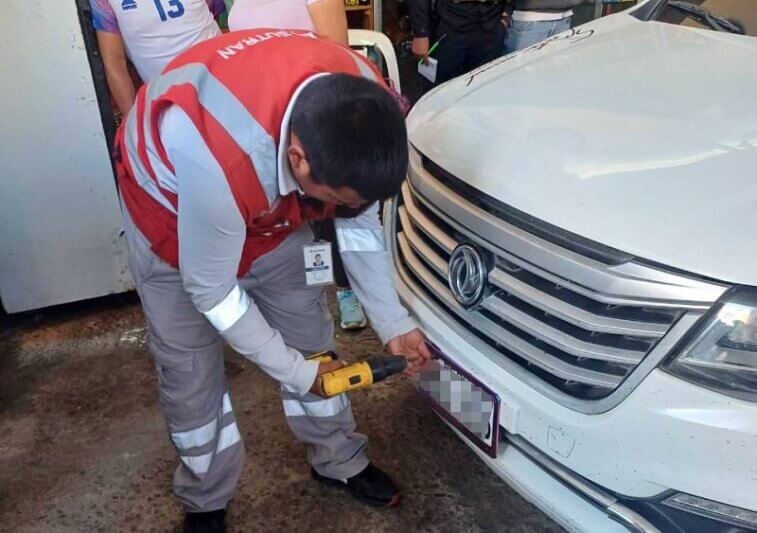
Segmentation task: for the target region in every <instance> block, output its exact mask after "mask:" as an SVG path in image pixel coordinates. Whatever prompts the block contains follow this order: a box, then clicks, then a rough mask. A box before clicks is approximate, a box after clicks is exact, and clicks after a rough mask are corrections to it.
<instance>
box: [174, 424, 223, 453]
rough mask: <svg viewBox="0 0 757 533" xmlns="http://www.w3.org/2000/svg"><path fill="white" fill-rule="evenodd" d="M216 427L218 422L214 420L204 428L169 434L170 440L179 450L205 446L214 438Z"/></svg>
mask: <svg viewBox="0 0 757 533" xmlns="http://www.w3.org/2000/svg"><path fill="white" fill-rule="evenodd" d="M217 427H218V420H216V419H215V418H214V419H213V420H211V421H210V422H208V423H207V424H205V425H204V426H200V427H198V428H195V429H190V430H189V431H180V432H178V433H171V440H172V441H173V442H174V444H175V445H176V447H177V448H179V449H180V450H188V449H189V448H196V447H198V446H205V445H206V444H208V443H209V442H211V441H212V440H213V439H214V438H215V436H216V428H217Z"/></svg>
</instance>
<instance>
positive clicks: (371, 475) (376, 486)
mask: <svg viewBox="0 0 757 533" xmlns="http://www.w3.org/2000/svg"><path fill="white" fill-rule="evenodd" d="M310 472H311V474H312V475H313V478H314V479H315V480H317V481H320V482H321V483H323V484H325V485H329V486H332V487H340V488H343V489H346V490H347V491H349V492H350V494H352V495H353V496H354V497H355V498H357V499H358V500H360V501H361V502H363V503H367V504H368V505H370V506H372V507H394V506H395V505H399V503H400V500H401V499H402V493H401V492H400V489H399V488H397V485H395V484H394V481H392V479H391V478H390V477H389V476H387V475H386V474H385V473H383V472H382V471H381V470H379V469H378V468H376V467H375V466H373V465H372V464H369V465H368V466H366V467H365V469H364V470H363V471H362V472H360V473H359V474H356V475H354V476H352V477H351V478H348V479H347V480H346V481H342V480H340V479H332V478H329V477H325V476H322V475H320V474H319V473H318V472H316V471H315V469H312V468H311V469H310Z"/></svg>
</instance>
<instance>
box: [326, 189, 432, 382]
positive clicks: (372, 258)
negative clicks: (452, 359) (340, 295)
mask: <svg viewBox="0 0 757 533" xmlns="http://www.w3.org/2000/svg"><path fill="white" fill-rule="evenodd" d="M334 222H335V226H336V236H337V241H338V244H339V252H340V254H341V256H342V262H343V263H344V268H345V270H346V271H347V277H348V278H349V280H350V285H351V286H352V290H353V291H355V294H357V297H358V300H360V303H361V304H362V305H363V308H364V309H365V312H366V314H367V315H368V318H369V319H370V320H371V326H372V327H373V329H374V330H375V331H376V334H377V335H378V336H379V339H381V342H382V343H384V344H386V345H387V346H388V347H389V350H390V351H391V352H392V353H394V354H397V355H404V356H406V357H407V358H408V359H409V365H408V371H409V372H410V373H414V372H416V371H417V370H418V369H420V367H421V366H422V365H423V363H424V362H425V361H426V360H428V359H429V358H430V357H431V354H430V352H429V350H428V347H427V346H426V343H425V340H424V337H423V334H422V333H421V332H420V330H419V329H418V325H417V324H416V323H415V320H413V319H412V317H410V314H409V313H408V312H407V309H405V308H404V307H403V306H402V304H401V303H400V300H399V296H398V295H397V290H396V289H395V287H394V281H393V279H392V278H393V269H392V265H391V262H390V260H389V254H388V252H387V251H386V246H385V244H384V234H383V230H382V228H381V223H380V222H379V218H378V202H376V203H375V204H373V205H372V206H370V207H369V208H368V209H366V210H365V211H364V212H363V213H362V214H361V215H359V216H357V217H355V218H337V219H335V221H334Z"/></svg>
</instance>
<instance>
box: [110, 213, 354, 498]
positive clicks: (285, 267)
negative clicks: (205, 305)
mask: <svg viewBox="0 0 757 533" xmlns="http://www.w3.org/2000/svg"><path fill="white" fill-rule="evenodd" d="M124 226H125V229H126V240H127V245H128V250H129V267H130V270H131V272H132V276H133V278H134V282H135V285H136V287H137V292H138V293H139V296H140V299H141V300H142V306H143V308H144V312H145V316H146V318H147V325H148V332H149V334H148V346H149V348H150V351H151V352H152V354H153V356H154V357H155V364H156V368H157V371H158V376H159V388H160V405H161V408H162V410H163V414H164V416H165V418H166V423H167V425H168V430H169V433H170V434H171V439H172V441H173V443H174V446H175V447H176V449H177V452H178V454H179V457H180V460H181V462H180V464H179V466H178V468H177V469H176V473H175V475H174V489H175V492H176V496H177V497H178V498H179V500H180V501H181V502H182V504H183V505H184V507H185V508H186V509H187V510H189V511H209V510H214V509H221V508H223V507H225V506H226V504H227V503H228V501H229V500H230V499H231V497H232V496H233V494H234V489H235V488H236V484H237V481H238V479H239V475H240V473H241V470H242V465H243V463H244V448H243V444H242V441H241V438H240V436H239V429H238V428H237V425H236V421H235V419H234V414H233V411H232V409H231V401H230V398H229V396H228V391H227V385H226V378H225V373H224V365H223V342H222V340H221V339H220V336H219V335H218V333H217V332H216V330H215V329H214V328H213V327H212V326H211V325H210V323H208V321H207V320H206V318H205V317H204V316H203V315H202V314H200V313H199V312H198V311H197V310H196V308H195V307H194V305H193V304H192V301H191V299H190V297H189V295H188V294H187V293H186V292H184V289H183V286H182V281H181V276H180V275H179V272H178V270H176V269H174V268H172V267H171V266H169V265H168V264H166V263H164V262H163V261H161V260H160V259H159V258H157V257H156V256H155V254H154V253H153V252H152V250H151V249H150V246H149V243H147V241H146V240H145V238H144V237H143V236H142V235H141V234H140V233H139V232H138V231H137V230H136V229H135V227H134V225H133V223H132V222H131V221H130V220H128V216H125V221H124ZM310 241H312V233H311V231H310V229H309V228H308V227H307V226H305V227H304V228H301V229H300V230H298V231H297V232H295V233H294V234H293V235H291V236H290V237H289V238H287V239H286V240H285V241H284V242H283V243H282V244H281V245H280V246H279V247H278V248H277V249H275V250H274V251H272V252H270V253H269V254H267V255H265V256H264V257H261V258H260V259H258V260H257V261H255V262H254V263H253V266H252V267H251V269H250V272H249V273H248V274H247V275H246V276H245V277H244V278H242V279H241V280H240V281H241V283H242V285H243V286H244V288H245V289H246V290H247V291H248V292H249V293H250V295H251V296H252V298H253V301H254V302H255V303H256V304H257V305H258V307H259V309H260V311H261V313H262V314H263V316H264V317H265V318H266V320H268V322H269V323H270V324H271V326H272V327H274V328H277V329H278V330H279V331H280V332H281V334H282V336H283V338H284V341H285V342H286V343H287V344H288V345H290V346H292V347H294V348H297V349H299V350H301V351H303V353H311V352H316V351H320V350H324V349H332V348H333V321H332V320H331V316H330V314H329V312H328V309H327V307H326V300H325V293H324V291H323V289H322V288H320V287H308V286H307V285H306V284H305V274H304V267H303V258H302V245H303V244H305V243H307V242H310ZM282 395H284V402H285V403H284V407H285V413H286V414H287V421H288V423H289V426H290V427H291V429H292V431H293V432H294V434H295V435H296V436H297V437H298V438H299V439H300V440H302V441H303V442H305V443H307V444H309V445H310V447H309V448H310V449H309V458H310V462H311V464H312V465H313V467H314V468H315V469H316V470H317V471H318V472H319V473H321V474H322V475H325V476H329V477H334V478H346V477H350V476H352V475H354V474H356V473H358V472H359V471H360V470H362V469H363V468H364V467H365V466H366V465H367V464H368V459H367V458H366V456H365V451H364V448H365V444H366V440H367V439H366V438H365V437H364V436H363V435H360V434H358V433H355V423H354V420H353V418H352V411H351V409H350V406H349V400H348V399H347V398H346V396H343V397H340V398H338V399H330V400H323V399H322V398H319V397H316V396H313V395H310V394H308V395H306V396H304V397H298V396H296V394H293V393H290V392H287V391H282ZM320 402H323V403H320ZM295 405H298V406H299V408H295V407H294V406H295ZM253 416H254V415H253Z"/></svg>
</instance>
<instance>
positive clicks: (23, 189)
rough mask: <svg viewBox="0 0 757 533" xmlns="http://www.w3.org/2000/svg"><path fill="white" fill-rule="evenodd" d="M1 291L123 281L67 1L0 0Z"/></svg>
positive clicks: (50, 298) (64, 292)
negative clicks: (1, 7) (1, 8)
mask: <svg viewBox="0 0 757 533" xmlns="http://www.w3.org/2000/svg"><path fill="white" fill-rule="evenodd" d="M0 43H1V44H0V299H2V303H3V306H4V307H5V308H6V310H7V311H9V312H16V311H23V310H28V309H33V308H37V307H42V306H48V305H53V304H58V303H63V302H70V301H74V300H81V299H85V298H91V297H95V296H100V295H104V294H109V293H113V292H121V291H124V290H127V289H129V288H130V286H131V281H130V279H129V276H128V274H127V272H126V260H125V258H126V255H125V250H124V244H123V238H122V237H121V236H120V230H121V216H120V208H119V204H118V198H117V194H116V187H115V182H114V179H113V172H112V170H111V167H110V160H109V157H108V148H107V146H106V140H105V135H104V132H103V127H102V123H101V120H100V114H99V110H98V106H97V100H96V98H95V92H94V86H93V81H92V74H91V71H90V67H89V63H88V60H87V53H86V50H85V47H84V41H83V38H82V35H81V29H80V27H79V20H78V17H77V10H76V3H75V0H3V12H2V15H0Z"/></svg>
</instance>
